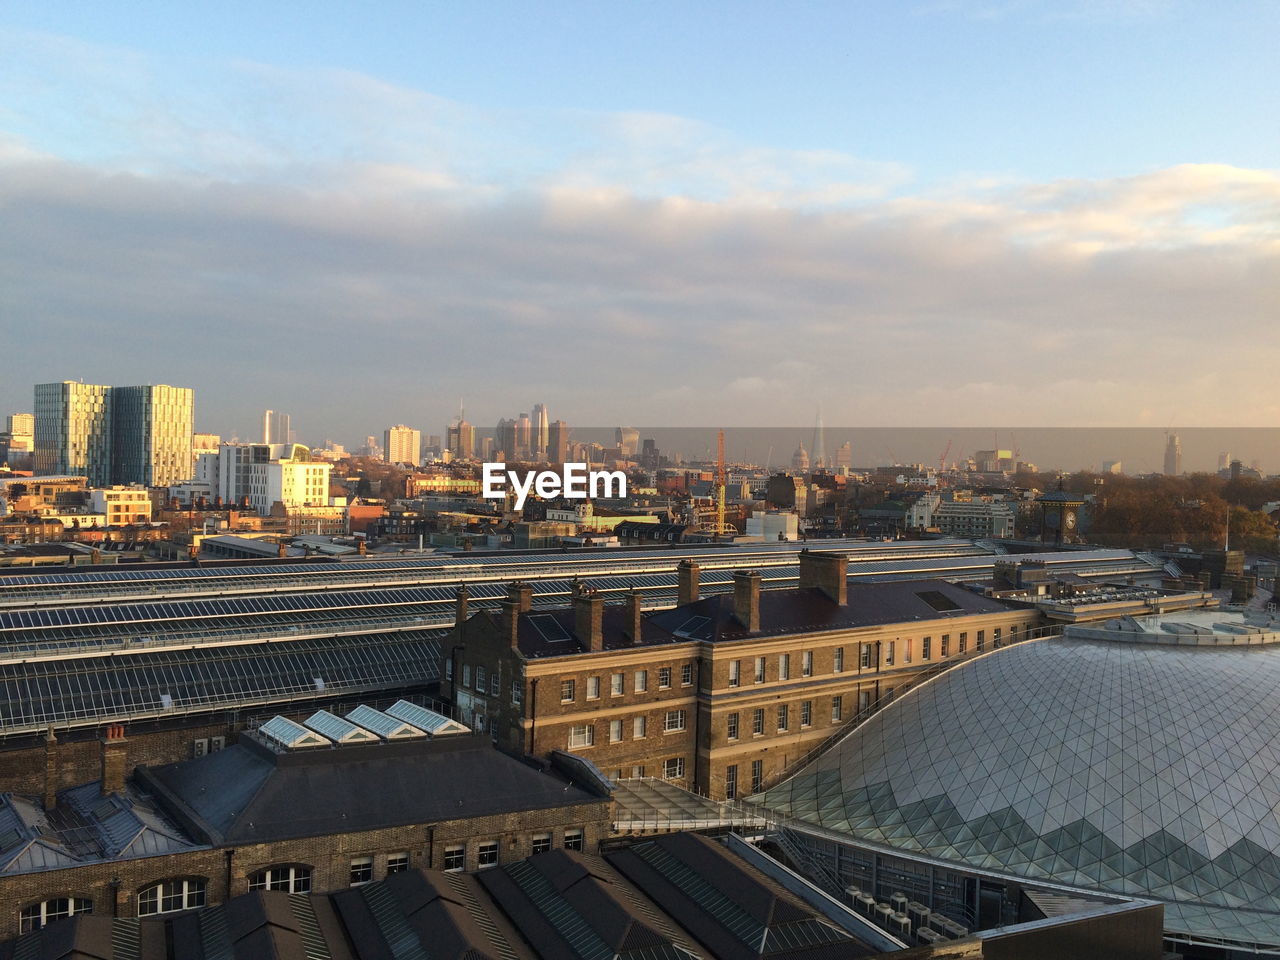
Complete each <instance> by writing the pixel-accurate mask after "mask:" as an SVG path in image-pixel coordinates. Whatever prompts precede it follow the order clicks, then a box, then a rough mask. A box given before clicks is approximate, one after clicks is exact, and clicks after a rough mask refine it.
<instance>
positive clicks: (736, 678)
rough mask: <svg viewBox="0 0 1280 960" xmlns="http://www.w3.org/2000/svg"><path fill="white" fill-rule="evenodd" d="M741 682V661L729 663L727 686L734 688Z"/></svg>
mask: <svg viewBox="0 0 1280 960" xmlns="http://www.w3.org/2000/svg"><path fill="white" fill-rule="evenodd" d="M741 682H742V661H741V660H730V661H729V686H731V687H736V686H737V685H738V684H740V683H741Z"/></svg>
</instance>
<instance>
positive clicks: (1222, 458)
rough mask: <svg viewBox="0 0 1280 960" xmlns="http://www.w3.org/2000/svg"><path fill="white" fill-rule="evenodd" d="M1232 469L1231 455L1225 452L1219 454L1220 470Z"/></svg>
mask: <svg viewBox="0 0 1280 960" xmlns="http://www.w3.org/2000/svg"><path fill="white" fill-rule="evenodd" d="M1230 468H1231V454H1230V453H1228V452H1226V451H1224V452H1222V453H1220V454H1218V469H1219V470H1220V471H1221V470H1229V469H1230Z"/></svg>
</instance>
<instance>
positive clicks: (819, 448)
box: [811, 406, 830, 470]
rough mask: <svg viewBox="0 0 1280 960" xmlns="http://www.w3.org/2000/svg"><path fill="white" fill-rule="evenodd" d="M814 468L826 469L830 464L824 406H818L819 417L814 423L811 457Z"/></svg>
mask: <svg viewBox="0 0 1280 960" xmlns="http://www.w3.org/2000/svg"><path fill="white" fill-rule="evenodd" d="M811 462H812V464H813V469H815V470H825V469H826V468H827V467H829V466H830V464H829V463H827V437H826V430H825V429H824V428H823V426H822V407H821V406H819V407H818V418H817V420H815V421H814V424H813V457H812V458H811Z"/></svg>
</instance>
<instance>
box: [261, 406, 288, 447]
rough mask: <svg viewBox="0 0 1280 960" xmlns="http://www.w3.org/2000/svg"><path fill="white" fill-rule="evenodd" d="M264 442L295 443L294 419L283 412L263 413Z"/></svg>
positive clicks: (266, 411) (267, 411)
mask: <svg viewBox="0 0 1280 960" xmlns="http://www.w3.org/2000/svg"><path fill="white" fill-rule="evenodd" d="M262 442H263V443H293V418H292V417H290V416H289V414H287V413H285V412H284V411H283V410H265V411H263V414H262Z"/></svg>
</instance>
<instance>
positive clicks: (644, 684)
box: [635, 670, 649, 693]
mask: <svg viewBox="0 0 1280 960" xmlns="http://www.w3.org/2000/svg"><path fill="white" fill-rule="evenodd" d="M635 688H636V693H644V692H645V691H646V690H648V689H649V671H648V670H637V671H636V673H635Z"/></svg>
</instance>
